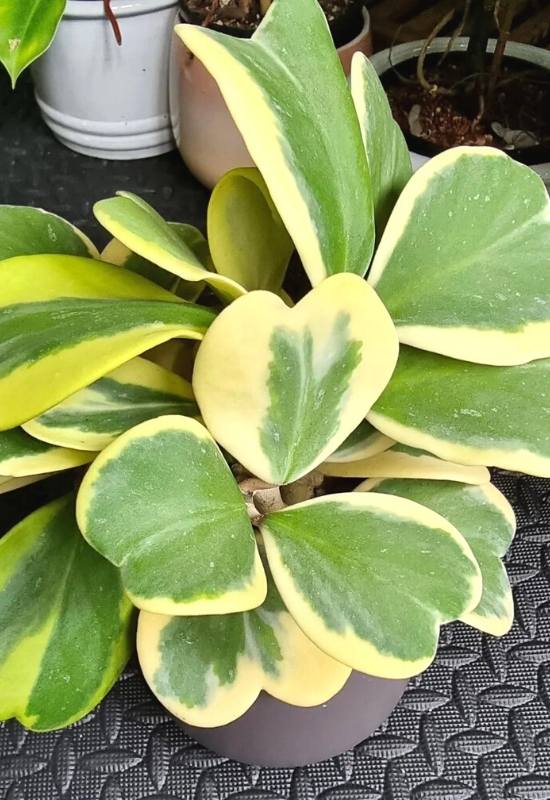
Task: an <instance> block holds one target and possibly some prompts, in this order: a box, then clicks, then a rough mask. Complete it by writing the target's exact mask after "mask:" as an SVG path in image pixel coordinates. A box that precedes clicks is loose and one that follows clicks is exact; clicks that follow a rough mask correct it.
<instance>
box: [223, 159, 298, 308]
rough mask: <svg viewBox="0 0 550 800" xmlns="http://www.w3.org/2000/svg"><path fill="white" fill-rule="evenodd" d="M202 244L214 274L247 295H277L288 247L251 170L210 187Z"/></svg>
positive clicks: (263, 189) (262, 187)
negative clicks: (207, 248)
mask: <svg viewBox="0 0 550 800" xmlns="http://www.w3.org/2000/svg"><path fill="white" fill-rule="evenodd" d="M208 241H209V243H210V249H211V252H212V260H213V262H214V264H215V267H216V269H217V271H218V272H219V273H221V274H222V275H226V276H227V277H228V278H232V279H233V280H235V281H237V283H239V284H240V285H241V286H244V288H245V289H247V290H248V291H253V290H254V289H266V290H267V291H270V292H275V293H277V292H279V290H280V288H281V286H282V285H283V280H284V277H285V273H286V269H287V267H288V262H289V260H290V256H291V255H292V252H293V250H294V245H293V244H292V239H291V238H290V236H289V235H288V233H287V232H286V229H285V227H284V225H283V223H282V220H281V218H280V216H279V213H278V211H277V209H276V208H275V206H274V205H273V201H272V200H271V197H270V195H269V191H268V189H267V186H266V185H265V181H264V180H263V178H262V176H261V175H260V173H259V172H258V170H257V169H253V168H246V167H245V168H242V169H234V170H232V171H231V172H228V173H227V175H225V176H224V177H223V178H222V179H221V181H220V182H219V183H218V184H217V186H216V187H215V188H214V191H213V192H212V196H211V198H210V204H209V206H208Z"/></svg>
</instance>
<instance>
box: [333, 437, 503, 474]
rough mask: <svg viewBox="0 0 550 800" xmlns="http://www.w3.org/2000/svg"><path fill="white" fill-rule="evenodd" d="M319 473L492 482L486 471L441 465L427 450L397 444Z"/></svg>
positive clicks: (454, 465)
mask: <svg viewBox="0 0 550 800" xmlns="http://www.w3.org/2000/svg"><path fill="white" fill-rule="evenodd" d="M389 441H392V440H391V439H390V440H389ZM320 471H321V472H322V473H323V474H324V475H331V476H335V477H339V478H426V479H428V478H430V479H432V480H439V481H462V482H463V483H489V481H490V480H491V475H490V473H489V470H488V469H487V467H483V466H480V467H474V466H465V465H464V464H456V463H453V462H451V461H442V460H441V459H439V458H436V456H434V455H432V454H431V453H427V452H426V451H425V450H417V449H416V448H414V447H407V445H404V444H395V443H394V445H393V447H391V448H389V449H388V450H385V451H384V452H380V453H377V454H376V455H374V456H370V457H367V458H362V459H360V460H358V461H347V462H344V463H331V462H330V461H328V462H326V463H325V464H323V465H322V466H321V467H320Z"/></svg>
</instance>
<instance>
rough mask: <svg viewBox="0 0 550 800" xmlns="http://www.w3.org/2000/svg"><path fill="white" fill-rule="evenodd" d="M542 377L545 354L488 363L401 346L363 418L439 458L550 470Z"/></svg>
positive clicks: (549, 473)
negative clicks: (392, 369)
mask: <svg viewBox="0 0 550 800" xmlns="http://www.w3.org/2000/svg"><path fill="white" fill-rule="evenodd" d="M549 381H550V358H545V359H540V360H538V361H533V362H531V363H530V364H522V365H519V366H515V367H489V366H484V365H481V364H467V363H466V362H464V361H455V360H454V359H452V358H445V357H444V356H439V355H435V354H434V353H426V352H423V351H422V350H416V349H414V348H412V347H401V349H400V351H399V361H398V362H397V368H396V370H395V372H394V374H393V377H392V379H391V381H390V382H389V384H388V385H387V387H386V389H385V390H384V392H383V394H382V395H381V397H380V398H379V400H378V401H377V402H376V403H375V405H374V406H373V408H372V411H371V412H370V413H369V420H370V421H371V422H372V424H373V425H374V426H375V427H376V428H378V430H380V431H382V432H383V433H385V434H386V435H387V436H391V437H392V438H394V439H396V440H397V441H400V442H404V443H405V444H407V445H409V446H410V447H417V448H422V449H423V450H427V451H428V452H430V453H434V454H435V455H437V456H438V457H439V458H442V459H445V460H447V461H454V462H458V463H459V464H484V465H487V466H494V467H502V468H503V469H511V470H516V471H518V472H527V473H529V474H530V475H540V476H542V477H550V404H549V403H548V400H547V395H548V385H549Z"/></svg>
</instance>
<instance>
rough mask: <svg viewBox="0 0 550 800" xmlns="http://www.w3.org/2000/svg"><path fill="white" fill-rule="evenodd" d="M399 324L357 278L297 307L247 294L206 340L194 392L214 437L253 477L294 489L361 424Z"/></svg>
mask: <svg viewBox="0 0 550 800" xmlns="http://www.w3.org/2000/svg"><path fill="white" fill-rule="evenodd" d="M397 349H398V346H397V338H396V334H395V330H394V327H393V324H392V322H391V320H390V318H389V316H388V314H387V312H386V310H385V308H384V306H383V305H382V303H381V302H380V300H379V299H378V297H377V296H376V294H375V292H374V291H372V290H371V289H370V287H369V286H368V284H367V283H366V282H365V281H364V280H363V279H362V278H360V277H359V276H357V275H351V274H342V275H333V276H331V277H330V278H327V280H325V281H323V283H321V284H320V285H319V286H317V287H316V288H315V289H313V290H312V291H311V292H310V293H309V294H308V295H306V297H305V298H304V299H303V300H301V301H300V302H299V303H298V304H297V305H296V306H295V307H294V308H288V307H287V306H286V305H285V304H284V302H283V301H282V300H281V299H280V298H278V297H276V296H275V295H273V294H270V293H268V292H251V293H250V294H248V295H247V296H246V297H242V298H240V299H239V300H237V301H236V302H235V303H233V304H232V305H231V306H229V307H228V308H226V309H225V310H224V311H223V312H222V313H221V314H220V315H219V317H218V319H217V321H216V322H215V323H214V325H213V326H212V327H211V329H210V331H209V333H208V335H207V336H206V337H205V339H204V341H203V343H202V345H201V347H200V349H199V352H198V354H197V359H196V363H195V371H194V375H193V388H194V391H195V396H196V398H197V402H198V404H199V408H200V410H201V414H202V416H203V419H204V420H205V423H206V425H207V427H208V428H209V430H210V431H211V433H212V434H213V436H214V437H215V438H216V440H217V441H218V442H219V443H220V444H221V445H222V446H223V447H224V448H225V449H226V450H228V451H229V452H230V453H231V454H232V455H233V456H235V458H237V459H238V460H239V461H240V462H241V464H243V465H244V466H245V467H246V468H247V469H248V470H249V471H250V472H251V473H252V474H253V475H256V476H258V477H260V478H262V479H263V480H264V481H267V482H268V483H274V484H284V483H290V482H292V481H294V480H296V479H297V478H299V477H300V476H302V475H305V474H306V473H307V472H309V471H310V470H312V469H314V468H315V467H316V466H317V465H318V464H319V463H322V461H323V460H324V459H325V458H326V457H327V456H329V455H330V454H331V453H333V452H334V451H335V450H336V449H337V448H338V446H339V445H340V444H342V442H343V441H344V440H345V439H346V437H347V436H349V434H350V433H351V432H352V431H353V430H354V429H355V428H356V427H357V426H358V425H359V423H360V422H361V420H363V419H364V417H365V415H366V413H367V412H368V410H369V409H370V407H371V406H372V404H373V402H374V401H375V399H376V398H377V397H378V396H379V395H380V393H381V391H382V390H383V388H384V386H385V385H386V383H387V382H388V380H389V378H390V376H391V374H392V372H393V369H394V365H395V362H396V358H397Z"/></svg>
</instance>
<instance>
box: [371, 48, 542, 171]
mask: <svg viewBox="0 0 550 800" xmlns="http://www.w3.org/2000/svg"><path fill="white" fill-rule="evenodd" d="M468 42H469V39H468V38H466V37H462V38H459V39H456V41H455V42H454V44H453V47H452V48H451V51H452V52H454V53H461V52H466V50H467V49H468ZM423 44H424V42H423V41H422V40H420V41H417V42H407V43H405V44H400V45H398V46H397V47H394V48H392V50H391V52H390V50H389V49H388V50H382V51H380V52H379V53H375V55H374V56H373V57H372V59H371V60H372V63H373V64H374V67H375V69H376V71H377V72H378V74H379V75H380V76H381V77H383V76H384V74H385V73H387V72H388V71H389V70H390V69H392V68H393V67H397V66H399V65H400V64H403V63H404V62H406V61H410V60H411V59H416V58H418V56H419V55H420V52H421V51H422V47H423ZM495 44H496V42H495V40H494V39H490V40H489V43H488V46H487V52H488V53H494V51H495ZM448 45H449V39H448V38H447V37H439V38H437V39H434V40H433V42H432V43H431V45H430V47H429V48H428V53H444V52H446V50H447V47H448ZM506 55H507V56H510V57H511V58H514V59H517V60H518V61H525V62H527V64H531V65H533V66H537V67H542V68H544V69H547V70H549V71H550V52H548V50H543V49H542V48H541V47H533V46H532V45H529V44H520V43H518V42H508V44H507V45H506ZM549 74H550V73H549ZM509 155H511V156H512V157H513V156H514V153H513V151H510V152H509ZM411 158H412V162H413V167H414V168H415V169H419V168H420V167H421V166H422V165H423V164H425V163H426V162H427V161H429V156H426V155H424V154H421V153H418V152H415V150H414V149H413V148H411ZM530 166H531V169H533V170H535V172H537V173H538V174H539V175H540V176H541V178H542V179H543V181H544V182H545V183H546V184H547V185H550V163H548V162H547V161H544V162H543V163H538V164H530Z"/></svg>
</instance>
